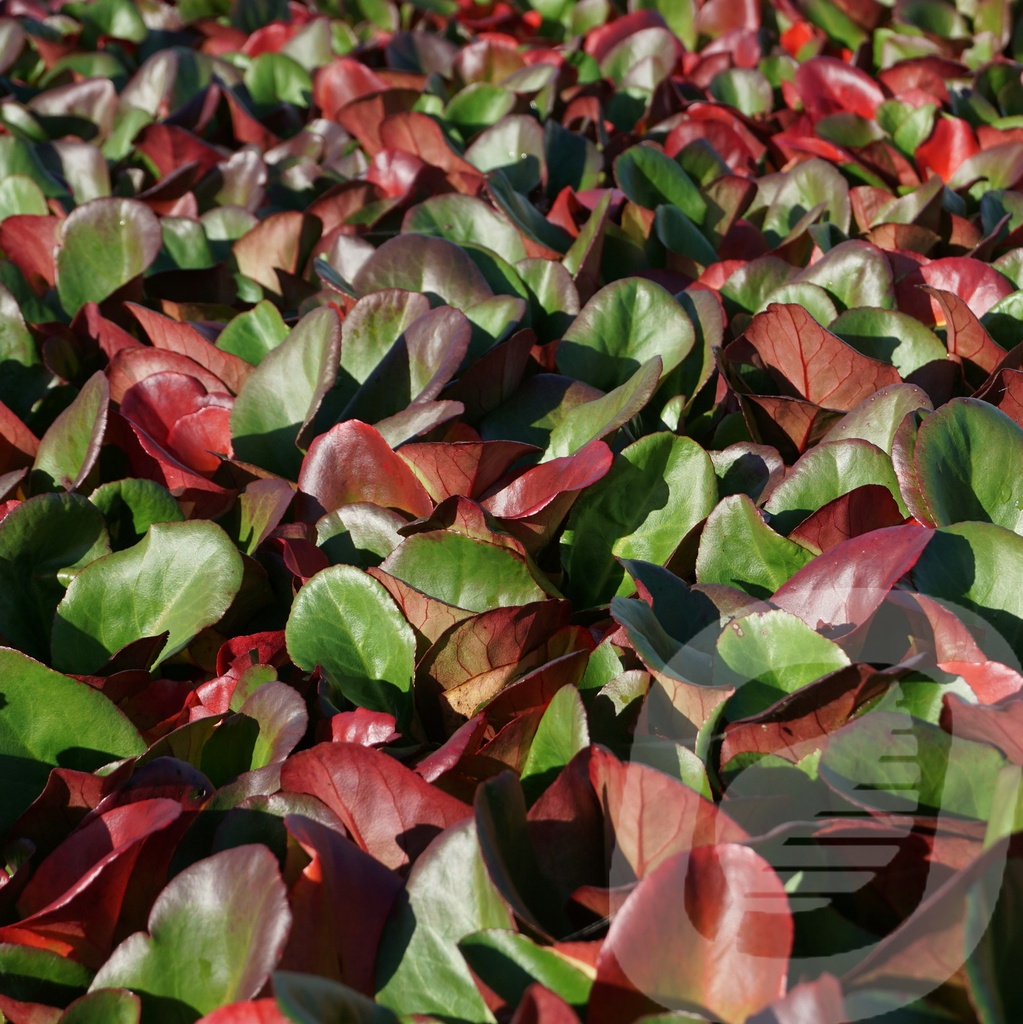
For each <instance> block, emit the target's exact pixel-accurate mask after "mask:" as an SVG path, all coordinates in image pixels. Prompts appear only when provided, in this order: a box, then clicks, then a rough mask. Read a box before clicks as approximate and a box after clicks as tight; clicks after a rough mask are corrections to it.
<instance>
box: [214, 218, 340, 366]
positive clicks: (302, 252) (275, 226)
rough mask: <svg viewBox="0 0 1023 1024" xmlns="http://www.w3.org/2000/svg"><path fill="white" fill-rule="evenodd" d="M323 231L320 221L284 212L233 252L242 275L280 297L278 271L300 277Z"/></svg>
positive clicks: (264, 223)
mask: <svg viewBox="0 0 1023 1024" xmlns="http://www.w3.org/2000/svg"><path fill="white" fill-rule="evenodd" d="M322 230H323V224H322V223H321V222H320V220H319V218H318V217H314V216H311V215H310V214H308V213H301V212H300V211H298V210H282V211H281V212H279V213H272V214H270V216H269V217H266V218H265V219H264V220H261V221H260V222H259V223H258V224H256V226H255V227H253V228H252V229H251V230H250V231H247V232H246V233H245V234H244V235H243V236H242V237H241V238H239V239H238V241H237V242H235V243H234V245H233V246H232V247H231V251H232V252H233V253H234V258H235V259H236V260H237V261H238V269H239V270H240V271H241V272H242V273H243V274H245V275H246V276H247V277H251V278H252V280H253V281H257V282H258V283H259V284H261V285H262V286H263V287H264V288H265V289H266V290H267V291H268V292H270V293H272V294H279V293H280V291H281V287H282V283H281V279H280V278H279V277H278V275H277V271H278V270H283V271H286V272H287V273H288V274H301V273H302V271H303V269H304V268H305V263H306V260H307V259H308V258H309V254H310V252H311V250H312V248H313V246H314V245H315V244H316V242H317V240H318V239H319V237H320V233H321V232H322ZM218 351H219V350H218ZM239 362H243V360H239Z"/></svg>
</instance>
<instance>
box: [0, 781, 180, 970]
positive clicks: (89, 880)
mask: <svg viewBox="0 0 1023 1024" xmlns="http://www.w3.org/2000/svg"><path fill="white" fill-rule="evenodd" d="M180 814H181V805H180V804H179V803H177V802H176V801H172V800H163V799H156V800H143V801H140V802H139V803H135V804H129V805H126V806H124V807H119V808H115V809H113V810H111V811H108V812H107V813H106V814H103V815H101V816H100V817H98V818H96V819H94V820H93V821H92V822H90V823H89V824H88V825H85V826H84V827H83V828H82V829H80V830H79V831H77V832H75V833H73V834H72V835H71V836H70V837H69V838H68V839H67V840H66V841H65V842H64V843H63V844H62V845H61V846H59V847H57V849H56V850H55V851H54V852H53V853H52V854H50V856H49V857H48V858H47V859H46V860H45V861H43V863H42V864H40V866H39V868H38V869H37V870H36V873H35V875H34V876H33V878H32V880H31V882H30V883H29V885H28V886H26V888H25V890H24V892H23V893H22V895H21V898H20V900H19V901H18V908H19V911H20V912H21V913H23V914H25V915H26V916H25V917H23V918H22V919H21V920H20V921H18V922H17V923H16V924H11V925H7V926H6V927H3V928H0V942H15V943H20V944H22V945H27V946H35V947H38V948H42V949H50V950H53V951H54V952H56V953H60V954H61V955H62V956H71V957H72V958H73V959H75V960H78V961H79V962H81V963H84V964H85V965H86V966H88V967H93V968H96V967H99V966H100V964H102V963H103V961H104V960H105V959H106V958H107V956H108V955H109V954H110V950H111V947H112V945H113V939H114V930H115V928H116V927H117V924H118V920H119V917H120V915H121V908H122V903H123V901H124V897H125V892H126V889H127V885H128V881H129V877H130V875H131V873H132V871H133V869H134V867H135V862H136V860H137V859H138V856H139V853H140V852H141V848H142V844H143V843H144V842H145V840H146V839H147V838H148V837H149V836H150V835H152V834H153V833H155V832H158V831H159V830H161V829H163V828H166V827H167V826H168V825H170V823H171V822H173V821H174V820H176V819H177V818H178V816H179V815H180Z"/></svg>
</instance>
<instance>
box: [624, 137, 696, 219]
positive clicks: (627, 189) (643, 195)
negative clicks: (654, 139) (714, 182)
mask: <svg viewBox="0 0 1023 1024" xmlns="http://www.w3.org/2000/svg"><path fill="white" fill-rule="evenodd" d="M614 175H615V181H616V182H617V183H618V187H619V188H620V189H621V190H622V191H623V192H624V193H625V194H626V196H628V198H629V199H631V200H632V201H633V202H634V203H637V204H638V205H639V206H643V207H646V209H648V210H656V209H657V207H658V206H661V205H662V204H665V203H667V205H668V206H677V207H678V208H679V209H680V210H681V211H682V212H683V213H684V214H685V215H686V216H687V217H688V218H689V219H690V220H691V221H692V222H693V223H694V224H697V225H699V224H702V223H703V218H704V217H705V216H706V215H707V203H706V201H705V200H704V198H703V196H701V195H700V190H699V189H698V188H697V187H696V185H695V183H694V182H693V179H692V178H690V177H689V175H688V174H686V172H685V171H683V170H682V168H681V167H680V166H679V165H678V164H677V163H676V162H675V161H674V160H672V158H671V157H670V156H666V155H665V154H664V153H663V152H662V151H661V150H659V149H656V148H655V147H653V146H650V145H639V146H633V147H632V148H631V149H627V150H626V151H625V152H624V153H622V155H621V156H620V157H618V159H617V160H615V162H614Z"/></svg>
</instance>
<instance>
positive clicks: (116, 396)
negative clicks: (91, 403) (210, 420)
mask: <svg viewBox="0 0 1023 1024" xmlns="http://www.w3.org/2000/svg"><path fill="white" fill-rule="evenodd" d="M165 371H170V372H172V373H181V374H184V375H186V376H189V377H195V379H196V380H198V381H199V383H200V384H202V386H203V387H204V388H205V389H206V390H207V392H209V393H210V394H222V395H229V394H230V390H229V389H228V387H227V385H226V384H225V383H224V382H223V381H222V380H221V379H220V378H219V377H217V376H216V375H215V374H213V373H210V371H209V370H207V369H205V368H203V367H202V366H200V365H199V364H198V363H197V362H196V361H195V360H194V359H189V358H188V356H185V355H182V354H181V353H180V352H170V351H168V350H166V349H158V348H143V347H140V348H128V349H122V350H121V351H120V352H118V353H117V355H116V356H114V358H113V359H112V360H111V362H110V367H109V369H108V370H107V377H108V378H109V380H110V400H111V401H112V402H120V401H121V400H122V399H123V398H124V396H125V393H126V392H127V391H128V389H129V388H130V387H131V386H132V385H133V384H137V383H139V381H143V380H145V379H146V377H151V376H152V375H153V374H154V373H163V372H165Z"/></svg>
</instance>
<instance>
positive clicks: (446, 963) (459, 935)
mask: <svg viewBox="0 0 1023 1024" xmlns="http://www.w3.org/2000/svg"><path fill="white" fill-rule="evenodd" d="M407 893H408V898H407V900H404V901H401V902H399V903H398V905H397V907H396V910H395V912H394V913H393V914H392V916H391V919H390V920H389V922H388V924H387V928H386V929H385V931H384V938H383V942H382V943H381V947H380V953H379V956H378V960H377V994H376V997H377V1001H378V1003H380V1004H382V1005H384V1006H387V1007H390V1008H391V1009H392V1010H394V1011H395V1012H396V1013H399V1014H408V1013H426V1014H439V1015H440V1016H442V1017H450V1016H457V1019H458V1020H464V1021H468V1022H472V1024H491V1022H492V1021H493V1020H494V1017H493V1015H492V1014H491V1012H490V1011H489V1010H488V1009H487V1006H486V1004H485V1003H484V1002H483V999H482V997H481V996H480V993H479V990H478V989H477V987H476V983H475V982H474V981H473V978H472V975H471V974H470V973H469V968H468V967H467V966H466V963H465V960H464V959H463V958H462V955H461V953H459V952H458V947H457V945H456V944H457V943H458V942H459V941H460V940H461V939H463V938H465V936H467V935H471V934H473V933H475V932H478V931H482V930H483V929H486V928H509V927H510V926H511V923H512V922H511V915H510V914H509V912H508V909H507V907H506V906H505V904H504V901H503V900H502V899H501V896H500V894H499V893H498V892H497V890H496V889H495V887H494V885H493V883H492V882H491V881H490V879H489V877H488V876H487V870H486V868H485V867H484V865H483V860H482V858H481V856H480V850H479V842H478V840H477V838H476V827H475V825H474V823H473V822H472V821H471V820H467V821H464V822H461V823H460V824H458V825H454V826H453V827H451V828H449V829H448V830H447V831H446V832H445V833H444V834H443V836H441V837H439V838H438V839H437V840H436V842H434V843H432V844H431V846H430V847H429V849H428V850H427V851H426V852H425V853H424V854H423V856H422V857H420V858H419V860H418V861H417V862H416V865H415V867H414V868H413V870H412V873H411V874H410V875H409V880H408V885H407Z"/></svg>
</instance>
